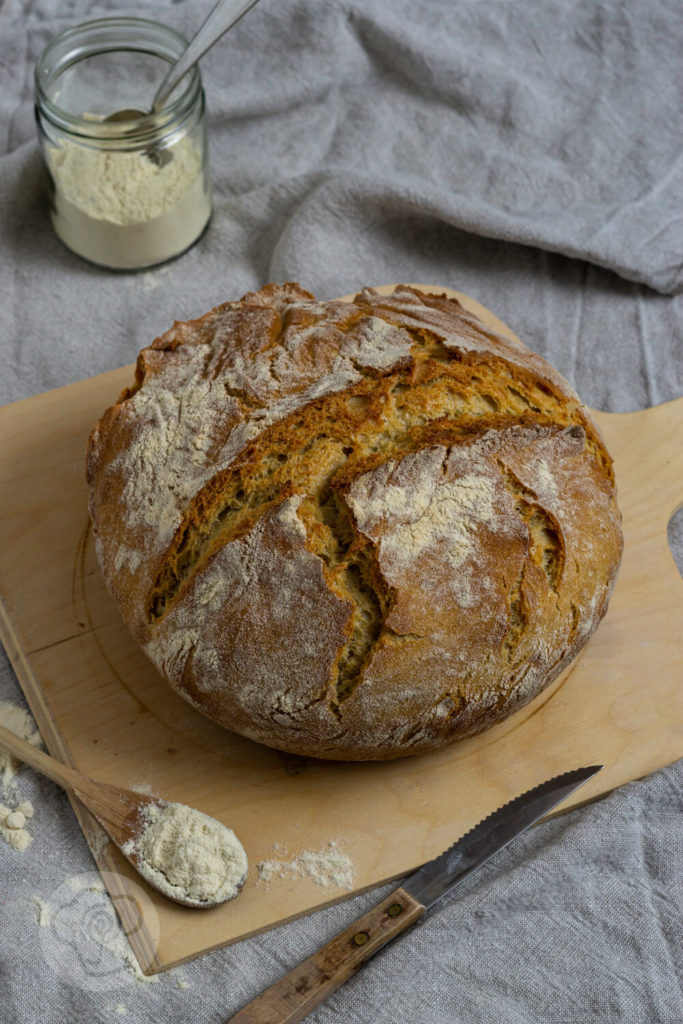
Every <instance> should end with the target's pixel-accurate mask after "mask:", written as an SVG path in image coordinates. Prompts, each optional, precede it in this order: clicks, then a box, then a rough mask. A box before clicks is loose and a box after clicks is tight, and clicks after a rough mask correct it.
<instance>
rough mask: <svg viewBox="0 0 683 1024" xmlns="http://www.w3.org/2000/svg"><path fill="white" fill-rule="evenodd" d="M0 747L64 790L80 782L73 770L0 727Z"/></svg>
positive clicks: (79, 774)
mask: <svg viewBox="0 0 683 1024" xmlns="http://www.w3.org/2000/svg"><path fill="white" fill-rule="evenodd" d="M0 747H4V748H5V750H8V751H9V752H10V754H13V755H14V756H15V757H17V758H19V760H20V761H24V762H25V763H26V764H28V765H30V766H31V768H35V769H36V770H37V771H39V772H40V773H41V774H42V775H47V777H48V779H52V781H53V782H56V783H57V784H58V785H59V786H62V787H64V788H65V789H73V788H74V786H77V785H78V782H79V781H80V780H82V775H81V773H80V772H77V771H74V769H73V768H69V767H68V765H65V764H62V763H61V761H56V760H55V758H54V757H50V755H49V754H44V753H43V751H42V750H38V749H37V748H36V747H34V746H33V744H32V743H27V742H26V740H23V739H22V738H21V737H20V736H17V735H16V733H13V732H11V731H10V730H9V729H5V728H4V727H3V726H1V725H0Z"/></svg>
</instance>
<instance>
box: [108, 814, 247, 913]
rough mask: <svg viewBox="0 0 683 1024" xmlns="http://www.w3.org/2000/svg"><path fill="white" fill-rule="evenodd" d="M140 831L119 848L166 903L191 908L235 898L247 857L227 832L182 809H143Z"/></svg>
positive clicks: (219, 826) (237, 842)
mask: <svg viewBox="0 0 683 1024" xmlns="http://www.w3.org/2000/svg"><path fill="white" fill-rule="evenodd" d="M142 817H143V828H142V830H141V833H140V835H139V836H138V837H137V838H136V839H134V840H133V839H130V840H129V841H128V842H127V843H125V844H124V846H123V848H122V849H123V852H124V853H125V854H126V855H127V856H129V857H133V858H134V861H135V865H136V867H137V869H138V871H139V872H140V874H141V875H142V876H143V878H146V879H147V881H148V882H150V883H151V884H152V885H154V886H155V887H156V888H157V889H159V890H160V891H161V892H163V893H164V894H165V895H166V896H170V897H171V899H176V900H180V901H181V902H183V903H191V904H192V905H194V906H198V907H200V906H204V905H206V904H209V905H211V904H214V903H224V902H225V901H226V900H230V899H232V898H233V897H234V896H237V894H238V893H239V891H240V889H241V888H242V885H243V884H244V881H245V879H246V876H247V855H246V853H245V852H244V848H243V846H242V844H241V843H240V841H239V839H238V838H237V836H236V835H235V833H234V832H233V831H232V829H229V828H227V827H226V826H225V825H222V824H221V823H220V822H219V821H216V819H215V818H211V817H209V815H208V814H202V812H201V811H197V810H195V809H194V808H192V807H187V806H186V805H185V804H178V803H170V804H166V803H163V804H154V803H152V804H148V805H147V806H146V807H145V809H144V811H143V812H142Z"/></svg>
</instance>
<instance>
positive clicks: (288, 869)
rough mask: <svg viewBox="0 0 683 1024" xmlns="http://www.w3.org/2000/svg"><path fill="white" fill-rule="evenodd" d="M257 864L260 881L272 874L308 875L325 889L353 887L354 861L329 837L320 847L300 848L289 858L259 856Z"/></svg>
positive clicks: (265, 881) (271, 877) (282, 875)
mask: <svg viewBox="0 0 683 1024" xmlns="http://www.w3.org/2000/svg"><path fill="white" fill-rule="evenodd" d="M275 847H276V848H277V844H275ZM256 867H257V870H258V880H259V882H264V883H268V882H270V881H272V879H273V878H309V879H311V880H312V881H313V882H315V883H316V885H322V886H324V887H325V888H326V889H329V888H336V889H351V888H353V878H354V874H355V868H354V865H353V861H352V860H351V858H350V857H348V856H347V854H345V853H343V852H342V850H340V849H339V847H338V846H337V844H336V843H335V842H334V840H332V839H330V840H329V842H328V843H327V844H326V846H324V847H322V849H320V850H315V851H314V850H302V851H301V853H298V854H297V855H296V856H295V857H293V858H292V859H291V860H262V861H259V863H258V864H257V865H256Z"/></svg>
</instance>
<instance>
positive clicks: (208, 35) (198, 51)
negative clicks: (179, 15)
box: [152, 0, 258, 111]
mask: <svg viewBox="0 0 683 1024" xmlns="http://www.w3.org/2000/svg"><path fill="white" fill-rule="evenodd" d="M256 3H258V0H218V3H217V4H216V6H215V7H214V8H213V10H212V11H211V12H210V13H209V14H208V15H207V18H206V20H205V21H204V24H203V25H202V27H201V28H200V29H199V31H198V32H197V34H196V36H194V38H193V39H192V41H191V42H190V44H189V45H188V47H187V49H186V50H185V52H184V53H183V54H182V56H181V57H179V58H178V60H177V61H176V62H175V64H174V65H173V67H172V68H171V70H170V71H169V72H168V74H167V75H166V77H165V78H164V80H163V82H162V83H161V85H160V86H159V88H158V89H157V91H156V95H155V97H154V101H153V103H152V110H153V111H157V110H161V108H162V107H163V105H164V103H165V102H166V100H167V99H168V97H169V96H170V95H171V93H172V92H173V90H174V89H175V87H176V85H177V84H178V82H179V81H180V79H181V78H182V77H183V76H184V75H186V74H187V72H188V71H189V70H190V68H191V67H192V65H193V64H196V63H197V61H198V60H199V58H200V57H203V56H204V54H205V53H206V51H207V50H208V49H210V48H211V47H212V46H213V44H214V43H215V42H216V41H217V40H218V39H220V37H221V36H222V35H223V34H224V33H225V32H227V31H228V29H229V28H232V26H233V25H234V24H235V23H236V22H238V21H239V20H240V18H241V17H242V16H243V15H244V14H246V13H247V11H248V10H250V9H251V8H252V7H253V6H254V4H256Z"/></svg>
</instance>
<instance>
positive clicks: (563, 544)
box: [87, 284, 622, 760]
mask: <svg viewBox="0 0 683 1024" xmlns="http://www.w3.org/2000/svg"><path fill="white" fill-rule="evenodd" d="M87 465H88V481H89V485H90V512H91V518H92V523H93V528H94V536H95V542H96V549H97V554H98V558H99V561H100V564H101V566H102V571H103V574H104V578H105V580H106V582H107V585H108V587H109V589H110V591H111V593H112V594H113V596H114V598H115V600H116V601H117V603H118V605H119V607H120V609H121V612H122V614H123V617H124V619H125V621H126V622H127V624H128V626H129V627H130V629H131V630H132V632H133V634H134V635H135V637H136V638H137V640H138V641H139V642H140V643H141V644H142V646H143V647H144V649H145V650H146V652H147V654H148V655H149V657H150V658H151V659H152V661H153V662H154V664H155V665H156V666H157V668H158V669H159V671H160V672H161V673H162V674H163V675H164V676H165V677H166V678H167V679H168V680H169V682H170V683H171V685H172V686H173V688H174V689H175V690H176V691H177V692H178V693H180V694H181V695H182V696H183V697H185V698H186V699H187V700H189V701H190V702H191V703H192V704H193V705H194V706H195V707H196V708H198V709H199V710H200V711H202V712H204V714H206V715H208V716H209V717H210V718H211V719H213V720H214V721H216V722H219V723H220V724H221V725H223V726H225V727H226V728H228V729H231V730H233V731H235V732H238V733H242V734H244V735H245V736H249V737H251V738H252V739H255V740H258V741H259V742H261V743H266V744H269V745H270V746H274V747H278V748H281V749H283V750H287V751H290V752H293V753H296V754H304V755H310V756H314V757H324V758H339V759H358V760H361V759H386V758H393V757H399V756H401V755H405V754H416V753H419V752H421V751H425V750H431V749H434V748H436V747H439V746H441V745H443V744H445V743H449V742H451V741H452V740H455V739H458V738H460V737H463V736H467V735H470V734H471V733H474V732H477V731H479V730H481V729H484V728H486V727H488V726H490V725H492V724H493V723H494V722H497V721H499V720H500V719H502V718H504V717H505V716H506V715H508V714H509V713H510V712H511V711H514V710H515V709H516V708H519V707H521V706H522V705H524V704H526V703H527V702H528V701H529V700H531V699H532V698H533V697H535V696H536V695H537V694H538V693H539V692H540V691H541V690H542V689H543V687H545V686H547V685H548V684H549V683H550V682H551V681H552V680H553V679H555V677H556V676H557V675H558V674H559V673H560V672H561V671H562V669H564V668H565V667H566V666H567V665H568V663H569V662H570V661H571V660H572V658H574V657H575V656H576V655H577V654H578V652H579V651H580V650H581V648H582V647H583V645H584V644H585V643H586V641H587V640H588V638H589V637H590V635H591V634H592V632H593V631H594V630H595V628H596V626H597V625H598V623H599V621H600V619H601V618H602V616H603V615H604V613H605V610H606V608H607V602H608V600H609V596H610V593H611V590H612V587H613V585H614V581H615V577H616V572H617V568H618V564H619V559H620V556H621V548H622V538H621V530H620V515H619V511H618V509H617V505H616V502H615V490H614V478H613V474H612V466H611V460H610V457H609V455H608V453H607V451H606V450H605V447H604V444H603V441H602V439H601V436H600V433H599V431H598V429H597V428H596V426H595V425H594V423H592V422H591V420H590V418H589V416H588V414H587V412H586V409H585V408H584V407H583V406H582V405H581V403H580V401H579V399H578V397H577V396H576V395H575V393H574V392H573V391H572V389H571V387H570V386H569V385H568V384H567V382H566V381H565V380H564V379H563V378H562V377H561V376H560V375H559V374H558V373H557V372H556V371H555V370H554V369H553V368H552V367H551V366H550V365H549V364H548V363H546V362H545V361H544V360H543V359H541V358H540V357H539V356H536V355H534V354H532V353H531V352H529V351H528V350H527V349H526V348H524V347H523V346H522V345H521V344H520V343H516V342H512V341H510V340H509V339H507V338H505V337H502V336H500V335H498V334H496V333H494V332H493V331H492V330H490V329H489V328H487V327H485V326H484V324H483V323H481V322H480V321H479V320H478V319H477V318H476V317H474V316H473V315H472V314H470V313H468V312H467V311H466V310H465V309H464V307H463V306H462V305H460V304H459V303H458V302H457V301H456V300H454V299H452V298H448V297H447V296H445V295H437V294H427V293H425V292H423V291H420V290H417V289H415V288H411V287H409V286H406V285H401V286H398V287H397V288H396V289H395V290H394V292H393V294H392V295H390V296H383V295H380V294H379V293H378V292H376V291H374V290H372V289H370V288H368V289H364V290H363V291H362V292H361V293H360V294H359V295H357V296H356V297H355V299H354V300H353V301H352V302H350V303H345V302H341V301H335V302H324V303H320V302H316V301H315V299H314V297H313V296H312V295H311V294H309V293H308V292H305V291H303V290H302V289H300V288H299V287H298V286H297V285H295V284H286V285H284V286H281V287H277V286H274V285H269V286H268V287H266V288H263V289H262V290H261V291H260V292H256V293H250V294H248V295H245V296H244V298H242V299H241V300H240V301H239V302H228V303H226V304H224V305H222V306H218V307H217V308H216V309H214V310H212V311H211V312H210V313H207V314H206V316H204V317H202V318H201V319H199V320H193V321H190V322H188V323H176V324H175V325H174V326H173V327H172V328H171V330H169V331H168V332H167V333H166V334H164V335H163V336H162V337H161V338H157V339H156V341H155V342H154V343H153V345H152V346H151V347H149V348H146V349H144V350H143V351H142V352H141V353H140V356H139V358H138V363H137V371H136V380H135V383H134V384H133V386H132V387H130V388H128V389H127V390H126V391H124V393H123V394H122V395H121V397H120V398H119V400H118V402H117V403H116V404H115V405H113V406H112V407H111V408H110V409H108V410H107V411H106V413H105V414H104V416H103V417H102V419H101V421H100V423H99V424H98V426H97V427H96V428H95V429H94V431H93V433H92V435H91V437H90V443H89V448H88V460H87Z"/></svg>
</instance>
